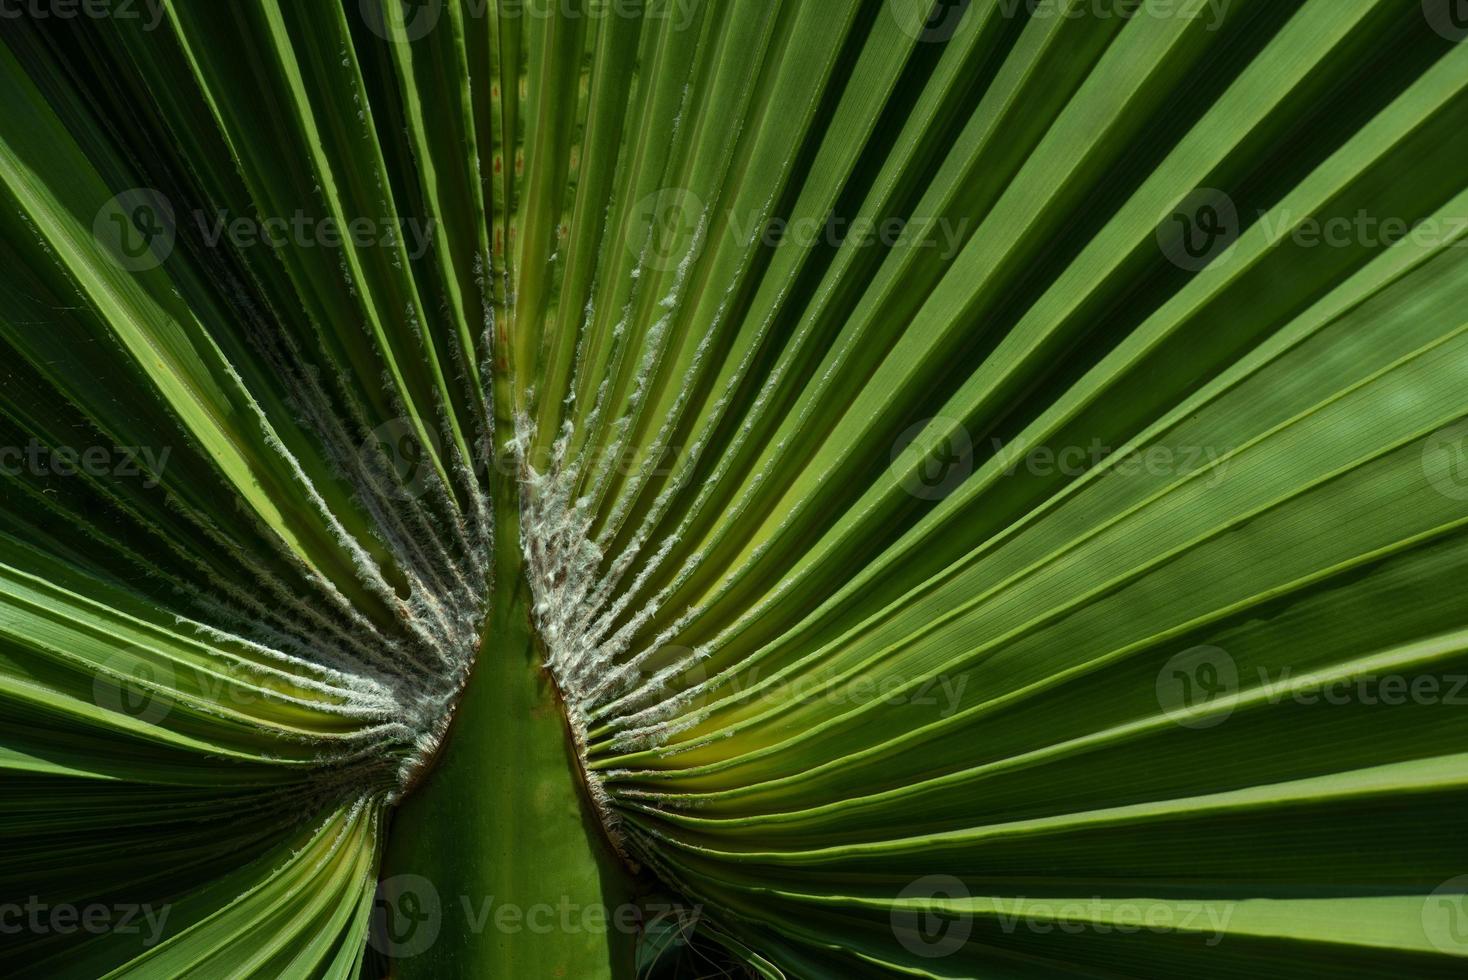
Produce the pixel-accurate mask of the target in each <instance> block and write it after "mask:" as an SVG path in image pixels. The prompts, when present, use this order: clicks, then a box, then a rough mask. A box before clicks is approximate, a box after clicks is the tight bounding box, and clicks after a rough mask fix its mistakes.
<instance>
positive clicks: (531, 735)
mask: <svg viewBox="0 0 1468 980" xmlns="http://www.w3.org/2000/svg"><path fill="white" fill-rule="evenodd" d="M501 340H503V338H501ZM497 346H500V347H501V350H502V351H503V348H504V346H505V345H504V344H499V345H497ZM506 363H507V361H506V359H503V358H501V359H499V364H500V365H501V366H502V370H503V366H505V365H506ZM497 373H498V372H497ZM497 380H500V381H503V380H504V379H503V377H502V376H501V377H500V378H497ZM496 396H497V397H496V406H495V408H496V416H497V426H498V432H499V435H500V439H501V440H504V439H506V437H507V436H508V434H509V433H510V432H511V431H512V425H511V421H510V419H511V417H512V413H513V408H512V406H511V404H510V400H511V398H512V397H513V396H512V395H511V393H510V385H509V384H504V383H501V384H498V385H497V390H496ZM497 448H498V450H499V458H500V459H501V460H509V459H512V458H513V457H512V456H511V455H510V453H509V450H508V449H507V447H506V446H505V445H504V444H503V443H501V445H499V446H498V447H497ZM495 470H496V472H495V474H494V477H493V478H494V480H495V496H494V500H495V540H496V543H497V547H496V549H495V580H494V581H495V584H494V592H495V594H494V596H493V601H492V603H491V612H490V617H489V621H488V623H487V624H486V627H485V631H484V639H483V641H482V643H481V646H480V652H479V657H478V660H477V662H476V664H475V667H474V670H473V673H472V675H471V677H470V680H469V683H468V686H467V688H466V690H465V692H464V695H463V699H462V702H461V703H460V704H459V706H458V708H457V710H456V712H455V715H454V721H453V724H452V727H451V729H450V731H449V733H448V735H447V737H446V738H445V744H444V747H443V749H442V751H441V753H440V755H439V757H438V759H437V760H436V764H435V765H434V767H433V768H432V770H431V771H430V772H429V773H428V774H427V776H426V778H425V779H424V781H423V782H422V783H421V784H420V785H419V786H418V787H417V789H416V791H415V792H413V793H411V794H410V795H409V796H408V798H407V799H406V800H405V801H404V802H403V805H402V806H401V808H400V809H399V810H398V811H397V814H396V816H395V818H394V822H393V826H392V832H391V835H390V842H389V846H388V850H387V855H386V859H385V861H384V871H383V877H384V879H385V880H386V879H391V878H392V877H393V876H397V875H419V876H422V877H423V878H426V879H427V880H428V881H429V882H431V883H432V885H433V889H434V890H435V891H436V892H437V895H436V897H437V899H438V901H439V916H440V923H439V932H438V935H437V938H436V940H435V941H434V942H433V943H432V944H431V945H430V946H429V947H428V948H427V949H425V950H422V951H421V952H419V951H417V950H416V949H415V946H416V945H421V944H414V943H412V942H411V941H409V942H407V943H404V945H403V946H402V947H401V948H400V950H399V951H400V952H402V953H409V952H411V953H412V955H400V956H398V957H396V958H395V959H394V974H395V975H399V976H402V977H408V978H411V977H425V978H442V977H473V978H499V977H505V978H511V977H566V978H576V980H597V978H619V977H626V976H631V975H633V972H634V970H633V965H634V957H635V946H636V942H635V938H636V937H635V934H634V932H633V931H632V928H631V926H630V925H629V922H630V917H629V914H628V912H627V910H628V909H630V907H631V903H632V902H633V889H632V880H631V878H630V876H629V875H628V874H627V873H626V871H625V870H624V867H623V865H622V864H621V863H620V861H619V860H618V858H617V857H616V855H615V853H614V851H613V850H612V847H611V845H610V843H609V842H608V841H607V839H606V836H605V833H604V831H603V829H602V827H601V824H600V822H599V820H598V819H597V817H596V815H595V813H594V811H593V809H592V807H591V804H590V802H589V800H588V799H587V797H586V794H585V792H584V791H583V789H582V785H581V782H582V775H581V771H580V766H579V764H578V762H577V760H576V758H575V753H574V751H573V750H572V747H571V741H570V738H569V737H568V732H567V729H566V720H565V713H564V711H563V710H562V707H561V704H560V702H559V696H558V694H557V692H556V690H555V685H554V683H553V682H552V680H551V678H550V676H549V675H548V674H547V673H546V672H545V670H544V669H543V668H542V664H543V663H544V658H543V654H542V651H541V649H540V646H539V642H538V640H537V638H536V636H535V634H534V630H533V628H532V626H531V621H530V592H529V586H528V583H527V582H526V579H525V574H524V568H523V559H522V552H521V549H520V547H519V542H520V512H519V496H518V494H519V487H518V484H517V481H516V479H515V476H514V474H513V472H510V471H511V470H512V467H509V466H503V465H502V466H498V467H495ZM385 894H386V893H385ZM388 900H389V901H391V897H390V896H389V898H388ZM430 908H431V906H430ZM419 914H420V915H421V914H422V913H421V912H420V913H419ZM429 928H431V926H429Z"/></svg>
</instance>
